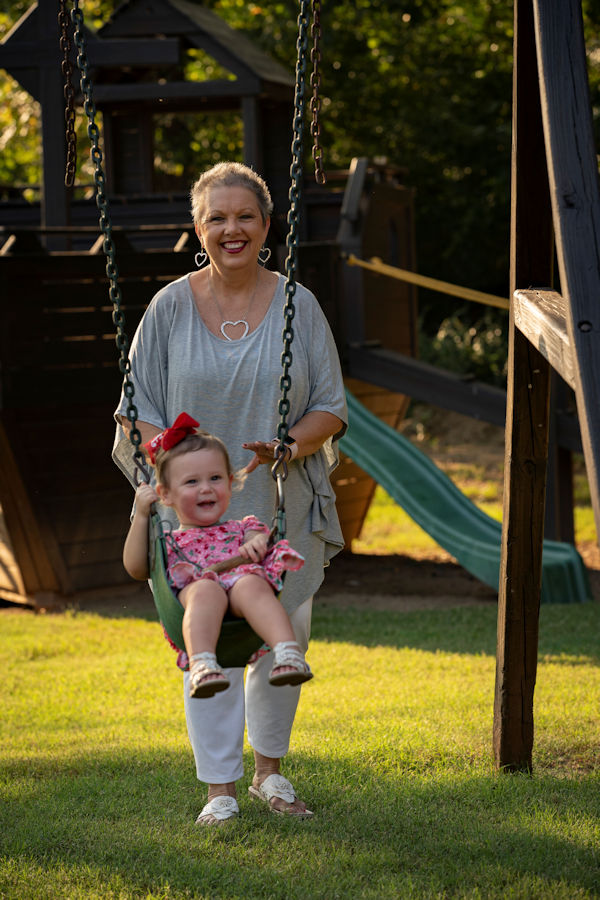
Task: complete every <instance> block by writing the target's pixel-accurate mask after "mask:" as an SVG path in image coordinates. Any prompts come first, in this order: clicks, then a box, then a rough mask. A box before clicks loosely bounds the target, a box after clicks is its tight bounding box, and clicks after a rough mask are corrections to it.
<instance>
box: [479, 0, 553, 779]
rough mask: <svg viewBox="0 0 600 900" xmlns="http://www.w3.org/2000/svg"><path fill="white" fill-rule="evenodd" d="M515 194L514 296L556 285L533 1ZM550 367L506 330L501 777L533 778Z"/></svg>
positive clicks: (517, 69) (517, 120)
mask: <svg viewBox="0 0 600 900" xmlns="http://www.w3.org/2000/svg"><path fill="white" fill-rule="evenodd" d="M514 8H515V29H514V68H513V142H512V190H511V247H510V251H511V266H510V292H509V295H510V296H511V297H512V296H513V295H514V292H515V290H516V289H517V285H519V284H521V285H522V284H534V285H535V284H540V285H549V284H551V283H552V270H553V266H552V258H553V244H552V215H551V210H550V202H549V195H548V178H547V174H546V165H545V152H544V144H543V132H542V120H541V111H540V102H539V90H538V84H537V68H536V57H535V39H534V30H533V8H532V2H531V0H515V7H514ZM549 401H550V366H549V365H548V363H547V362H546V360H545V359H544V357H543V356H542V355H541V354H540V353H539V351H538V350H536V349H535V347H533V345H532V344H530V343H529V341H528V340H527V338H526V337H525V336H524V335H523V334H522V333H521V332H520V331H519V330H518V329H517V328H516V327H515V312H514V302H511V312H510V322H509V354H508V384H507V396H506V428H505V435H506V436H505V457H504V504H503V519H502V523H503V527H502V550H501V560H500V581H499V595H498V637H497V651H496V687H495V696H494V728H493V744H494V757H495V763H496V767H497V769H499V770H500V771H508V772H512V771H523V770H524V771H531V768H532V750H533V693H534V688H535V681H536V673H537V653H538V628H539V606H540V597H541V581H542V546H543V537H544V501H545V492H546V461H547V455H548V418H549Z"/></svg>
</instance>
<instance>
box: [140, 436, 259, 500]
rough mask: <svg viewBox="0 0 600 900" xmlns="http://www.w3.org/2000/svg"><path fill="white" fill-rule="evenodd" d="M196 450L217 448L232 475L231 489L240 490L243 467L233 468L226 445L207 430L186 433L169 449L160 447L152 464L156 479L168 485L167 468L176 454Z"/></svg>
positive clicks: (242, 482)
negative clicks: (236, 469) (235, 469)
mask: <svg viewBox="0 0 600 900" xmlns="http://www.w3.org/2000/svg"><path fill="white" fill-rule="evenodd" d="M196 450H217V451H218V452H219V453H220V454H221V455H222V457H223V459H224V460H225V467H226V469H227V474H228V475H233V489H234V490H241V489H242V487H243V486H244V481H245V480H246V474H247V473H246V471H245V469H238V471H237V472H235V471H234V470H233V467H232V465H231V460H230V459H229V453H228V452H227V447H226V446H225V444H224V443H223V441H222V440H221V438H219V437H217V436H216V435H215V434H209V432H208V431H196V432H195V433H194V434H188V435H187V437H185V438H184V439H183V440H182V441H180V442H179V443H178V444H175V446H174V447H171V449H170V450H163V448H162V447H160V448H159V450H158V451H157V453H156V461H155V464H154V467H155V470H156V480H157V482H158V483H159V484H164V485H165V487H168V486H169V481H168V468H169V463H170V461H171V460H172V459H175V457H176V456H181V455H182V454H184V453H194V452H195V451H196Z"/></svg>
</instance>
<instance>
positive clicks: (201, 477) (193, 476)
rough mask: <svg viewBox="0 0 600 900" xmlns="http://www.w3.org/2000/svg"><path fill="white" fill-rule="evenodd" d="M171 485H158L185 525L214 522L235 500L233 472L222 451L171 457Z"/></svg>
mask: <svg viewBox="0 0 600 900" xmlns="http://www.w3.org/2000/svg"><path fill="white" fill-rule="evenodd" d="M168 478H169V486H168V487H167V486H166V485H164V484H159V485H157V491H158V494H159V496H160V498H161V500H162V502H163V503H165V504H166V505H167V506H172V507H173V509H174V510H175V512H176V513H177V516H178V518H179V521H180V522H181V524H182V525H212V524H214V523H215V522H218V520H219V519H220V518H221V516H223V515H224V514H225V511H226V510H227V507H228V506H229V501H230V500H231V483H232V481H233V475H228V474H227V465H226V463H225V459H224V457H223V454H222V453H221V452H220V451H219V450H215V449H206V450H194V451H193V452H191V453H182V454H181V456H176V457H175V458H174V459H172V460H170V462H169V467H168Z"/></svg>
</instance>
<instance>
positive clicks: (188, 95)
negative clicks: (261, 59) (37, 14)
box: [94, 79, 260, 105]
mask: <svg viewBox="0 0 600 900" xmlns="http://www.w3.org/2000/svg"><path fill="white" fill-rule="evenodd" d="M259 89H260V85H259V82H258V79H255V80H253V81H252V82H250V81H248V82H246V83H245V84H243V85H241V84H240V83H239V81H225V80H224V79H223V80H218V81H168V82H165V83H164V84H157V83H156V82H151V83H141V84H140V83H137V84H135V83H131V84H98V85H96V86H95V87H94V101H95V103H96V104H97V105H101V104H103V103H130V102H131V101H136V102H143V101H145V100H146V101H152V102H154V101H156V100H158V99H159V98H160V99H161V100H173V101H180V102H181V101H184V100H196V101H197V100H201V99H202V98H203V97H207V98H214V97H235V98H241V97H243V96H253V95H254V94H256V93H258V91H259Z"/></svg>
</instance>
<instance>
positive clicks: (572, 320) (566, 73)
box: [521, 0, 600, 538]
mask: <svg viewBox="0 0 600 900" xmlns="http://www.w3.org/2000/svg"><path fill="white" fill-rule="evenodd" d="M533 8H534V14H535V30H536V40H537V46H538V68H539V79H540V93H541V109H542V117H543V122H544V133H545V139H546V156H547V158H548V167H549V172H548V175H549V180H550V196H551V201H552V210H553V216H554V229H555V232H556V249H557V257H558V266H559V272H560V283H561V294H562V295H563V296H564V297H565V300H566V323H567V331H568V335H569V342H570V344H571V347H572V349H573V356H574V375H575V381H576V385H575V395H576V399H577V412H578V414H579V422H580V427H581V438H582V443H583V453H584V456H585V463H586V470H587V478H588V482H589V486H590V495H591V501H592V506H593V509H594V517H595V520H596V531H597V534H598V536H599V538H600V473H599V467H600V238H599V235H600V191H599V188H598V161H597V156H596V148H595V142H594V129H593V121H592V113H591V104H590V97H589V88H588V80H587V70H586V53H585V43H584V36H583V21H582V13H581V2H580V0H560V4H558V3H549V2H547V0H545V2H540V0H533ZM527 283H531V282H526V281H522V282H521V284H527Z"/></svg>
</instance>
